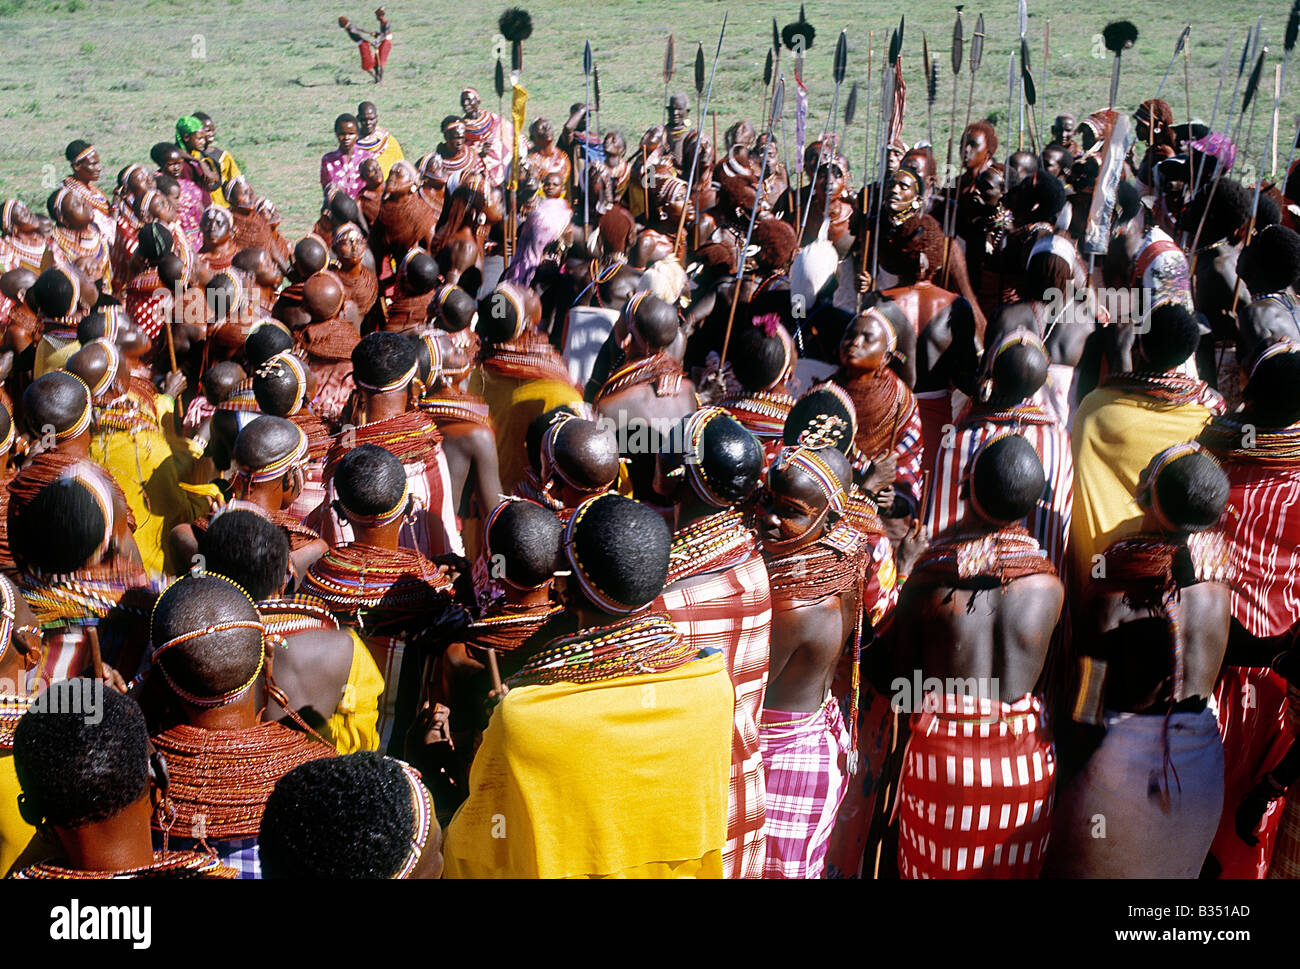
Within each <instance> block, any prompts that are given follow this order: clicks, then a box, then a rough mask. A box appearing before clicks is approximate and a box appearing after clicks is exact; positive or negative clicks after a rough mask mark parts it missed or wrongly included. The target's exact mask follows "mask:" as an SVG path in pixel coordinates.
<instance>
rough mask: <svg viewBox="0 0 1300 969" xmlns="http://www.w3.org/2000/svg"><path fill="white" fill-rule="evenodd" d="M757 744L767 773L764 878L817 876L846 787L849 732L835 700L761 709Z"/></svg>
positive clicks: (828, 699)
mask: <svg viewBox="0 0 1300 969" xmlns="http://www.w3.org/2000/svg"><path fill="white" fill-rule="evenodd" d="M759 744H760V749H761V750H762V753H763V769H764V771H766V772H767V824H766V826H765V827H764V829H763V834H764V836H765V838H766V859H765V860H764V862H763V877H764V878H821V877H822V871H823V870H824V869H825V867H826V849H827V848H828V847H829V846H830V841H831V831H832V830H834V827H835V815H836V813H837V812H838V811H839V809H840V802H841V801H842V800H843V799H844V792H845V791H846V790H847V789H848V757H849V754H850V748H851V744H850V741H849V731H848V728H847V727H846V726H845V725H844V718H843V716H842V715H841V714H840V705H839V702H838V701H837V700H836V699H835V698H834V697H833V696H829V697H827V698H826V702H824V703H823V704H822V705H821V707H819V708H818V709H816V710H814V711H813V712H812V713H807V712H803V713H791V712H788V711H784V710H764V711H763V715H762V718H761V720H760V721H759Z"/></svg>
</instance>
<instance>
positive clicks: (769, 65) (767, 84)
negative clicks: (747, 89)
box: [760, 47, 776, 118]
mask: <svg viewBox="0 0 1300 969" xmlns="http://www.w3.org/2000/svg"><path fill="white" fill-rule="evenodd" d="M775 69H776V55H775V53H774V52H773V51H772V48H770V47H769V48H768V49H767V60H766V61H764V63H763V114H762V115H761V116H760V117H764V118H765V117H767V99H768V97H769V95H770V94H771V91H772V77H773V74H772V72H773V71H774V70H775Z"/></svg>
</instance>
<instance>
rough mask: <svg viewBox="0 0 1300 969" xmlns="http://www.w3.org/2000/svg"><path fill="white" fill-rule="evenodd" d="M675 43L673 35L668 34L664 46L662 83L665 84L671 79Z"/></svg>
mask: <svg viewBox="0 0 1300 969" xmlns="http://www.w3.org/2000/svg"><path fill="white" fill-rule="evenodd" d="M674 51H675V45H674V43H673V35H672V34H669V35H668V46H667V47H666V48H664V83H665V84H667V83H669V82H670V81H671V80H672V79H673V66H674V65H673V58H674Z"/></svg>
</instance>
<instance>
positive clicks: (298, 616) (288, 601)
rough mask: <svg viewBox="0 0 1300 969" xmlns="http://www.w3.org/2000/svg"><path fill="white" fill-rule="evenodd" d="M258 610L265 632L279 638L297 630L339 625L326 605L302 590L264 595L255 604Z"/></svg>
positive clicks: (331, 628)
mask: <svg viewBox="0 0 1300 969" xmlns="http://www.w3.org/2000/svg"><path fill="white" fill-rule="evenodd" d="M257 612H258V615H260V616H261V617H262V622H264V623H265V624H266V631H267V633H268V634H269V635H272V636H279V637H281V638H283V637H286V636H292V635H295V634H296V633H306V632H315V631H317V630H321V629H326V630H335V629H338V628H339V621H338V620H337V619H335V618H334V613H332V612H330V608H329V605H328V604H327V603H326V602H325V601H324V600H322V599H318V598H317V597H316V596H313V595H308V594H307V593H305V592H296V593H294V594H293V595H288V596H278V597H276V598H272V599H263V600H262V601H261V602H259V603H258V604H257Z"/></svg>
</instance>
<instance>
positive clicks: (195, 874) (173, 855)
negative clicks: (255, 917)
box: [9, 851, 238, 881]
mask: <svg viewBox="0 0 1300 969" xmlns="http://www.w3.org/2000/svg"><path fill="white" fill-rule="evenodd" d="M153 857H154V861H153V864H151V865H145V866H143V867H141V868H119V869H116V870H110V871H81V870H79V869H75V868H64V867H62V866H60V865H54V864H50V863H49V862H42V863H41V864H38V865H31V866H29V867H27V868H23V869H21V870H18V871H15V872H13V873H12V874H11V875H10V876H9V877H10V878H19V879H24V880H26V879H40V880H49V879H53V880H60V881H62V880H69V879H77V880H78V881H80V880H81V879H86V878H93V879H108V878H237V877H238V873H237V872H235V870H234V869H232V868H227V867H226V866H225V865H223V864H222V863H221V861H220V860H219V859H218V858H217V857H216V856H215V855H209V854H204V853H202V852H198V851H155V852H154V853H153Z"/></svg>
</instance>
